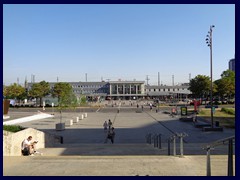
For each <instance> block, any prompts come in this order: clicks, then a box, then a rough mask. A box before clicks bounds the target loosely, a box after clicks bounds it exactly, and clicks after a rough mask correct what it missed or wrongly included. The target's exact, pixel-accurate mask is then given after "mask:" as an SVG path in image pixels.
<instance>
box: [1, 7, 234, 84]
mask: <svg viewBox="0 0 240 180" xmlns="http://www.w3.org/2000/svg"><path fill="white" fill-rule="evenodd" d="M212 24H214V25H215V28H214V29H213V80H216V79H219V78H220V75H221V73H222V72H223V71H224V70H227V69H228V61H229V59H231V58H233V57H234V55H235V5H228V4H223V5H218V4H212V5H211V4H207V5H197V4H194V5H171V4H169V5H168V4H153V5H150V4H147V5H143V4H132V5H131V4H130V5H123V4H121V5H103V4H102V5H101V4H99V5H84V4H82V5H81V4H78V5H67V4H63V5H25V4H19V5H11V4H5V5H3V83H4V84H5V85H9V84H11V83H14V82H17V78H19V82H20V84H23V83H24V80H25V78H26V77H27V80H28V82H30V81H31V74H33V75H35V81H36V82H39V81H42V80H45V81H48V82H56V81H57V77H58V79H59V81H71V82H73V81H85V73H87V79H88V81H101V79H103V80H107V79H110V81H114V80H118V79H121V80H133V79H136V80H146V75H148V77H149V79H150V80H149V84H151V85H156V84H157V82H158V72H160V82H161V83H163V84H167V85H171V84H172V75H174V83H175V84H177V83H184V82H188V80H189V74H190V73H191V77H192V78H194V77H195V76H196V75H198V74H202V75H208V76H210V50H209V47H208V46H207V45H206V43H205V39H206V35H207V34H208V31H209V28H210V25H212Z"/></svg>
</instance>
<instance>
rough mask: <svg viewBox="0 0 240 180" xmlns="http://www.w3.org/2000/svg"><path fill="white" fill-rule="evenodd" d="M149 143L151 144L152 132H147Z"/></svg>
mask: <svg viewBox="0 0 240 180" xmlns="http://www.w3.org/2000/svg"><path fill="white" fill-rule="evenodd" d="M149 144H152V134H151V133H150V134H149Z"/></svg>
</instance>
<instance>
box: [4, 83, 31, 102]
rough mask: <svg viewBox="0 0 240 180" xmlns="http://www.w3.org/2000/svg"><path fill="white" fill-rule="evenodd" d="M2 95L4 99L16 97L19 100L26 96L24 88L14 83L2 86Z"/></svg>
mask: <svg viewBox="0 0 240 180" xmlns="http://www.w3.org/2000/svg"><path fill="white" fill-rule="evenodd" d="M3 95H4V96H5V98H6V99H17V100H19V101H20V100H23V99H24V98H26V97H27V94H26V90H25V88H24V87H22V86H20V85H18V84H16V83H14V84H13V85H10V86H4V88H3Z"/></svg>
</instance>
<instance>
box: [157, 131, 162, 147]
mask: <svg viewBox="0 0 240 180" xmlns="http://www.w3.org/2000/svg"><path fill="white" fill-rule="evenodd" d="M161 136H162V134H159V135H158V148H159V149H162V137H161Z"/></svg>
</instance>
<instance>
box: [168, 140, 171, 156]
mask: <svg viewBox="0 0 240 180" xmlns="http://www.w3.org/2000/svg"><path fill="white" fill-rule="evenodd" d="M170 143H171V139H170V138H169V139H168V155H169V156H170Z"/></svg>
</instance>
